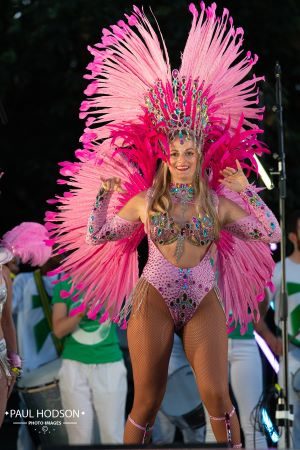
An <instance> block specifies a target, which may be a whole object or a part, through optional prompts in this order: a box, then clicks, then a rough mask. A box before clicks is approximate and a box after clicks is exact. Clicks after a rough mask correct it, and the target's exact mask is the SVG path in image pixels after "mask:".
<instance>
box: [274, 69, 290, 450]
mask: <svg viewBox="0 0 300 450" xmlns="http://www.w3.org/2000/svg"><path fill="white" fill-rule="evenodd" d="M275 80H276V106H274V107H273V111H274V112H276V115H277V126H278V151H279V155H278V158H277V161H278V172H276V175H278V176H279V185H278V187H279V212H280V226H281V254H280V258H281V289H280V303H279V313H280V324H281V330H282V347H283V356H282V361H281V364H282V368H283V377H284V378H283V389H282V391H281V392H280V396H279V400H278V409H277V411H276V419H278V424H279V425H281V426H283V429H284V431H285V447H286V448H287V449H288V448H290V425H291V424H292V421H293V415H292V409H291V407H290V404H289V383H288V380H289V374H288V327H287V320H288V294H287V287H286V263H285V259H286V227H285V203H286V170H285V149H284V129H283V114H282V111H283V107H282V88H281V67H280V65H279V63H278V62H277V63H276V66H275Z"/></svg>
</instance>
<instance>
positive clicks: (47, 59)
mask: <svg viewBox="0 0 300 450" xmlns="http://www.w3.org/2000/svg"><path fill="white" fill-rule="evenodd" d="M136 4H137V5H141V4H143V5H144V7H145V9H146V10H147V9H148V7H149V6H150V5H151V8H152V10H153V12H154V13H155V15H156V17H157V19H158V21H159V24H160V27H161V30H162V33H163V35H164V37H165V40H166V42H167V46H168V49H169V53H170V55H171V61H172V63H173V66H174V67H178V66H179V64H180V51H181V50H182V49H183V46H184V43H185V39H186V36H187V32H188V29H189V24H190V14H189V13H188V11H187V6H188V2H187V1H185V0H177V1H176V2H172V1H171V0H152V1H144V2H141V1H139V0H137V1H136ZM130 6H131V5H130V3H129V2H128V1H125V0H114V1H111V2H107V1H103V0H72V1H64V0H2V1H1V16H0V33H1V36H2V37H3V38H2V39H1V42H0V64H1V71H0V101H1V104H2V109H1V107H0V119H1V117H2V119H3V122H5V114H4V111H5V112H6V115H7V117H8V123H7V124H6V125H1V124H0V130H1V138H0V139H1V143H0V145H1V163H0V168H1V169H2V170H4V171H5V175H4V177H3V178H2V180H1V183H2V184H1V190H2V198H1V201H2V211H5V214H2V220H1V230H0V233H3V232H4V231H5V230H7V229H8V228H9V227H12V226H13V225H15V224H16V223H18V222H20V221H22V220H38V221H42V219H43V214H44V210H45V208H46V204H45V200H46V199H47V198H49V197H51V196H53V194H54V193H55V192H57V186H56V184H55V181H56V178H57V175H58V170H57V166H56V163H57V162H58V161H61V160H65V159H72V154H73V151H74V150H75V149H76V148H77V147H78V139H79V137H80V135H81V132H82V129H83V123H82V122H79V120H78V119H77V117H78V110H79V104H80V102H81V100H82V98H83V90H84V86H85V85H86V83H85V81H84V80H83V78H82V76H83V74H84V71H85V66H86V65H87V63H88V62H89V61H90V55H89V53H88V52H87V50H86V46H87V45H88V44H93V43H95V42H97V41H99V40H100V33H101V28H103V27H107V26H109V25H110V24H112V23H115V22H116V21H117V20H118V19H119V18H121V16H122V15H123V13H124V12H127V13H129V12H130ZM225 6H226V7H228V8H229V9H230V12H231V13H232V15H233V17H234V19H235V24H236V25H237V26H238V25H240V24H242V25H243V28H244V29H245V30H246V33H245V45H246V48H247V49H248V48H249V49H251V50H252V51H253V52H255V53H257V54H258V55H260V58H261V59H260V61H259V63H258V65H257V68H256V71H257V73H265V74H266V83H265V86H264V87H263V89H264V97H263V102H264V103H265V104H266V117H265V130H266V133H265V139H266V141H267V143H268V144H269V145H270V147H271V148H272V149H273V150H276V146H277V135H276V133H277V131H276V120H275V117H274V114H273V113H272V106H273V104H274V103H275V99H274V75H273V70H274V65H275V61H276V60H279V61H280V63H281V65H282V69H283V83H284V102H285V105H284V106H285V111H284V116H285V126H286V151H287V170H288V207H289V209H293V208H294V207H296V206H297V207H299V206H300V199H299V193H300V177H299V163H298V154H297V152H298V151H299V149H300V132H299V129H298V117H299V110H300V105H299V103H300V58H299V49H300V4H299V2H298V0H286V1H285V2H281V1H279V0H264V2H261V0H252V1H251V3H249V1H246V0H240V1H239V2H237V1H236V0H228V1H227V0H222V1H220V2H219V3H218V7H219V11H221V9H222V8H223V7H225ZM0 106H1V105H0ZM3 108H4V110H3ZM1 111H2V112H1ZM267 162H268V164H269V166H270V165H273V166H274V167H275V168H276V166H275V164H274V163H273V161H272V159H271V158H270V157H269V158H267ZM267 199H268V200H269V202H270V203H271V205H272V207H273V208H274V209H275V210H276V209H277V205H276V202H277V200H276V192H275V193H274V191H273V192H272V193H271V194H268V195H267Z"/></svg>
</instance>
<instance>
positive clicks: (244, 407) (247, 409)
mask: <svg viewBox="0 0 300 450" xmlns="http://www.w3.org/2000/svg"><path fill="white" fill-rule="evenodd" d="M228 363H229V380H230V383H231V387H232V391H233V393H234V396H235V399H236V401H237V404H238V407H239V414H240V421H241V424H240V425H241V428H242V429H243V432H244V436H245V447H246V448H252V449H253V448H267V447H268V445H267V441H266V438H265V436H264V435H263V434H262V433H260V432H259V431H254V427H253V425H252V424H251V420H250V416H251V412H252V410H253V408H254V407H255V406H256V404H257V402H258V400H259V397H260V396H261V394H262V390H263V381H262V363H261V357H260V354H259V350H258V348H257V344H256V341H255V339H228ZM207 418H208V417H207ZM224 427H225V424H224ZM206 442H215V437H214V435H213V432H212V429H211V426H210V421H209V419H208V420H207V430H206Z"/></svg>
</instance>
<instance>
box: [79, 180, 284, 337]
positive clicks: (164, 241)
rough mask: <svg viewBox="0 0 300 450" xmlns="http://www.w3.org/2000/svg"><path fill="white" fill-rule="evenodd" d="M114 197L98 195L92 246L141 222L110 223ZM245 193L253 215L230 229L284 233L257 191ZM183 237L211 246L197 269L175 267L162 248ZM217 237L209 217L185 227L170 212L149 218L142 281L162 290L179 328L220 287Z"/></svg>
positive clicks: (268, 235)
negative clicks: (215, 252)
mask: <svg viewBox="0 0 300 450" xmlns="http://www.w3.org/2000/svg"><path fill="white" fill-rule="evenodd" d="M110 195H111V194H110V193H107V192H105V191H103V190H101V191H100V193H99V194H98V196H97V199H96V202H95V205H94V208H93V211H92V213H91V215H90V218H89V222H88V227H87V238H86V239H87V242H88V243H89V244H91V245H97V244H99V243H101V242H104V241H107V240H118V239H124V238H126V237H128V236H130V234H131V233H132V232H133V231H134V230H136V228H137V227H139V226H141V222H140V221H136V222H132V221H128V220H125V219H123V218H121V217H119V216H118V215H115V216H113V218H112V219H110V220H109V221H105V217H106V211H107V207H108V204H109V199H110ZM240 196H241V197H242V199H243V200H244V202H245V204H246V205H247V206H248V209H250V210H251V215H248V216H245V217H243V218H242V219H240V220H238V221H236V222H234V223H232V224H228V225H226V227H225V228H226V230H227V231H229V232H230V233H232V234H234V235H237V236H238V237H239V238H241V239H259V240H262V241H264V242H271V241H272V240H276V239H277V237H278V236H277V234H278V233H279V226H278V223H277V221H276V219H275V217H274V215H273V213H272V212H271V211H270V210H269V208H268V207H267V206H266V205H265V203H264V202H263V201H262V200H261V198H260V197H259V196H258V195H257V193H256V191H255V189H252V188H251V187H248V188H247V189H245V190H244V191H243V192H242V193H240ZM215 206H216V203H215ZM182 237H183V238H184V239H187V240H188V241H189V242H190V243H192V244H194V245H197V246H201V245H208V248H207V251H206V253H205V255H204V257H203V258H202V259H201V261H200V262H199V263H198V264H197V265H196V266H194V267H190V268H180V267H177V266H175V265H174V264H172V263H171V262H169V261H168V260H167V259H166V258H165V257H164V256H163V254H162V253H161V251H160V250H159V248H158V245H168V244H171V243H173V242H175V241H176V240H177V239H181V238H182ZM213 241H214V234H213V223H212V220H211V219H210V217H208V216H204V217H203V218H199V219H197V218H193V220H192V222H191V223H188V224H186V225H185V226H184V227H180V226H179V225H178V224H176V223H175V222H174V220H173V219H172V218H170V217H169V216H168V214H157V215H154V216H152V218H151V220H150V229H149V232H148V242H149V256H148V262H147V264H146V266H145V268H144V270H143V273H142V275H141V280H146V281H147V282H148V283H150V284H151V285H152V286H153V287H154V288H155V289H156V290H157V291H158V292H159V293H160V294H161V296H162V298H163V299H164V301H165V302H166V304H167V306H168V309H169V311H170V314H171V316H172V318H173V320H174V326H175V328H176V329H180V328H181V327H182V326H184V325H185V324H186V323H187V322H188V321H189V320H190V319H191V318H192V316H193V314H194V312H195V311H196V309H197V308H198V306H199V304H200V303H201V301H202V300H203V298H204V297H205V295H206V294H207V293H208V292H209V291H211V290H212V289H215V290H216V292H217V291H218V289H217V283H216V276H215V261H214V257H213V252H212V251H211V249H212V246H213V245H214V244H213Z"/></svg>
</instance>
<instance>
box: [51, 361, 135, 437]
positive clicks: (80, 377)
mask: <svg viewBox="0 0 300 450" xmlns="http://www.w3.org/2000/svg"><path fill="white" fill-rule="evenodd" d="M59 386H60V391H61V400H62V405H63V408H64V409H65V410H66V409H71V410H72V409H76V410H77V409H78V410H80V411H81V414H80V418H79V419H77V418H76V419H75V420H73V422H75V421H77V425H74V424H69V425H66V427H67V432H68V438H69V444H97V443H99V440H98V442H97V439H96V438H95V434H94V429H93V425H94V423H95V421H96V423H97V424H98V431H99V434H100V442H101V443H102V444H121V443H122V442H123V433H124V425H125V405H126V395H127V376H126V368H125V364H124V362H123V360H121V361H117V362H113V363H106V364H83V363H80V362H77V361H72V360H69V359H64V360H63V363H62V367H61V369H60V372H59ZM82 413H83V414H82Z"/></svg>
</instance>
